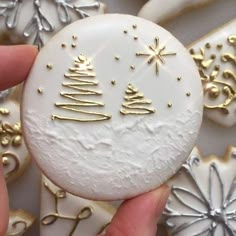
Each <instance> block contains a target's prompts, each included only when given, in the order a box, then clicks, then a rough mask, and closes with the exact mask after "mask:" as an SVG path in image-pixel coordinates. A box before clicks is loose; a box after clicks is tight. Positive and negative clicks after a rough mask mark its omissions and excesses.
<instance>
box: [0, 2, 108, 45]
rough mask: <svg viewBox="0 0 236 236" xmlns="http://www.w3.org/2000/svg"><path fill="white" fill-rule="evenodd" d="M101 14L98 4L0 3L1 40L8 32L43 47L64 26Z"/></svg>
mask: <svg viewBox="0 0 236 236" xmlns="http://www.w3.org/2000/svg"><path fill="white" fill-rule="evenodd" d="M104 11H105V5H104V4H102V3H101V2H100V1H97V0H60V1H58V0H30V1H29V0H8V1H7V0H0V37H1V33H2V34H5V35H6V33H9V32H10V33H11V34H13V35H17V38H21V40H22V41H26V42H28V43H33V44H35V45H38V46H39V47H42V46H43V44H44V43H46V42H47V41H48V39H49V38H51V37H52V36H53V35H54V34H55V33H56V32H57V31H59V30H60V29H61V28H63V27H64V26H65V25H66V24H69V23H71V22H73V21H75V20H78V19H83V18H85V17H88V16H92V15H97V14H103V13H104ZM10 38H11V39H12V40H13V39H14V36H10ZM13 41H14V40H13Z"/></svg>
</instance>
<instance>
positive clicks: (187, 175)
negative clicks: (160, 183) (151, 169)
mask: <svg viewBox="0 0 236 236" xmlns="http://www.w3.org/2000/svg"><path fill="white" fill-rule="evenodd" d="M235 164H236V148H235V147H230V148H229V149H228V151H227V152H226V154H225V157H224V159H222V158H219V157H217V156H214V155H212V156H210V157H208V158H204V157H202V155H201V154H200V153H199V151H198V149H197V148H195V149H194V150H193V152H192V153H191V155H190V156H189V159H188V161H187V162H186V163H185V164H184V165H183V166H182V169H181V170H180V171H179V173H178V174H177V175H176V176H175V177H174V178H173V179H172V180H170V181H169V183H168V184H169V185H170V187H171V195H170V198H169V202H168V204H167V206H166V209H165V212H164V214H163V216H164V219H165V220H164V221H165V223H166V225H167V228H168V231H169V234H168V235H178V236H189V235H213V236H222V235H225V236H229V235H235V233H236V231H235V227H236V223H235V217H236V211H235V209H236V189H235V186H236V183H235V181H236V174H235Z"/></svg>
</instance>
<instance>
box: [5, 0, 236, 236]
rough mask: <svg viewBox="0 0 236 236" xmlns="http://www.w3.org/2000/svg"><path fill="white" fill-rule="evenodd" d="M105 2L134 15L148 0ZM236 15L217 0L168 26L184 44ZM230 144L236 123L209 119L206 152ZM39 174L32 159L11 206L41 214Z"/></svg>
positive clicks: (13, 190) (229, 2)
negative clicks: (221, 124)
mask: <svg viewBox="0 0 236 236" xmlns="http://www.w3.org/2000/svg"><path fill="white" fill-rule="evenodd" d="M173 1H176V0H173ZM104 2H106V3H107V4H108V12H116V13H126V14H133V15H136V14H137V12H138V10H139V9H140V8H141V6H142V5H143V4H144V3H145V1H144V0H104ZM160 7H161V6H160ZM235 17H236V0H216V1H215V2H214V3H213V4H211V5H209V6H207V7H205V8H203V9H199V10H195V11H191V12H188V13H187V14H184V15H182V16H181V17H178V18H177V19H175V20H174V21H172V22H170V23H169V24H167V25H165V26H164V27H165V28H166V29H167V30H169V31H170V32H172V33H173V34H174V35H175V36H176V37H177V38H178V39H179V40H180V41H181V42H182V43H183V44H184V45H188V44H190V43H191V42H193V41H194V40H197V39H199V38H200V37H202V36H204V35H205V34H207V33H208V32H209V31H211V30H212V29H214V28H216V27H219V26H220V25H222V24H224V23H226V22H228V21H229V20H231V19H233V18H235ZM235 33H236V32H235ZM228 145H235V146H236V126H235V127H234V128H230V129H225V128H221V127H219V126H218V125H215V124H213V123H212V122H210V121H207V120H205V121H204V123H203V126H202V129H201V132H200V135H199V139H198V146H199V147H200V149H201V150H202V152H203V154H205V155H208V154H218V155H223V154H224V151H225V148H226V147H227V146H228ZM39 176H40V174H39V171H38V169H37V167H35V165H34V164H33V163H32V165H31V167H30V168H29V169H28V170H27V171H26V173H25V174H24V175H23V176H22V177H21V178H19V180H18V181H16V182H14V183H13V184H11V185H10V186H9V194H10V204H11V207H12V208H22V209H25V210H27V211H29V212H31V213H33V214H34V215H35V216H37V217H38V218H39V207H40V189H39V186H40V183H39V181H40V180H39ZM38 227H39V225H38V224H35V225H34V227H33V228H32V229H31V230H30V231H28V233H26V234H25V235H26V236H39V228H38ZM49 236H56V235H49ZM83 236H86V235H83Z"/></svg>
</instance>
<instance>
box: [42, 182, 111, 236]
mask: <svg viewBox="0 0 236 236" xmlns="http://www.w3.org/2000/svg"><path fill="white" fill-rule="evenodd" d="M114 213H115V209H114V208H113V207H112V206H110V205H109V204H107V203H102V202H94V201H89V200H85V199H82V198H80V197H76V196H73V195H71V194H69V193H66V192H65V191H64V190H62V189H60V188H58V187H56V186H55V185H54V184H52V183H51V182H50V181H49V180H48V179H47V178H45V177H42V190H41V213H40V215H41V217H40V236H48V235H57V236H64V235H70V236H79V235H86V236H94V235H97V234H98V233H102V232H103V231H104V230H105V229H106V226H108V225H109V223H110V221H111V219H112V217H113V215H114Z"/></svg>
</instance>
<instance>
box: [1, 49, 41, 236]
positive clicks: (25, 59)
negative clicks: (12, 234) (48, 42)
mask: <svg viewBox="0 0 236 236" xmlns="http://www.w3.org/2000/svg"><path fill="white" fill-rule="evenodd" d="M37 52H38V50H37V49H36V47H33V46H10V47H9V46H0V91H2V90H5V89H7V88H10V87H12V86H15V85H17V84H19V83H20V82H22V81H23V80H25V79H26V78H27V75H28V73H29V71H30V68H31V66H32V64H33V62H34V59H35V57H36V55H37ZM8 214H9V207H8V197H7V189H6V185H5V181H4V177H3V171H2V161H1V159H0V235H1V236H2V235H5V233H6V230H7V225H8Z"/></svg>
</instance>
